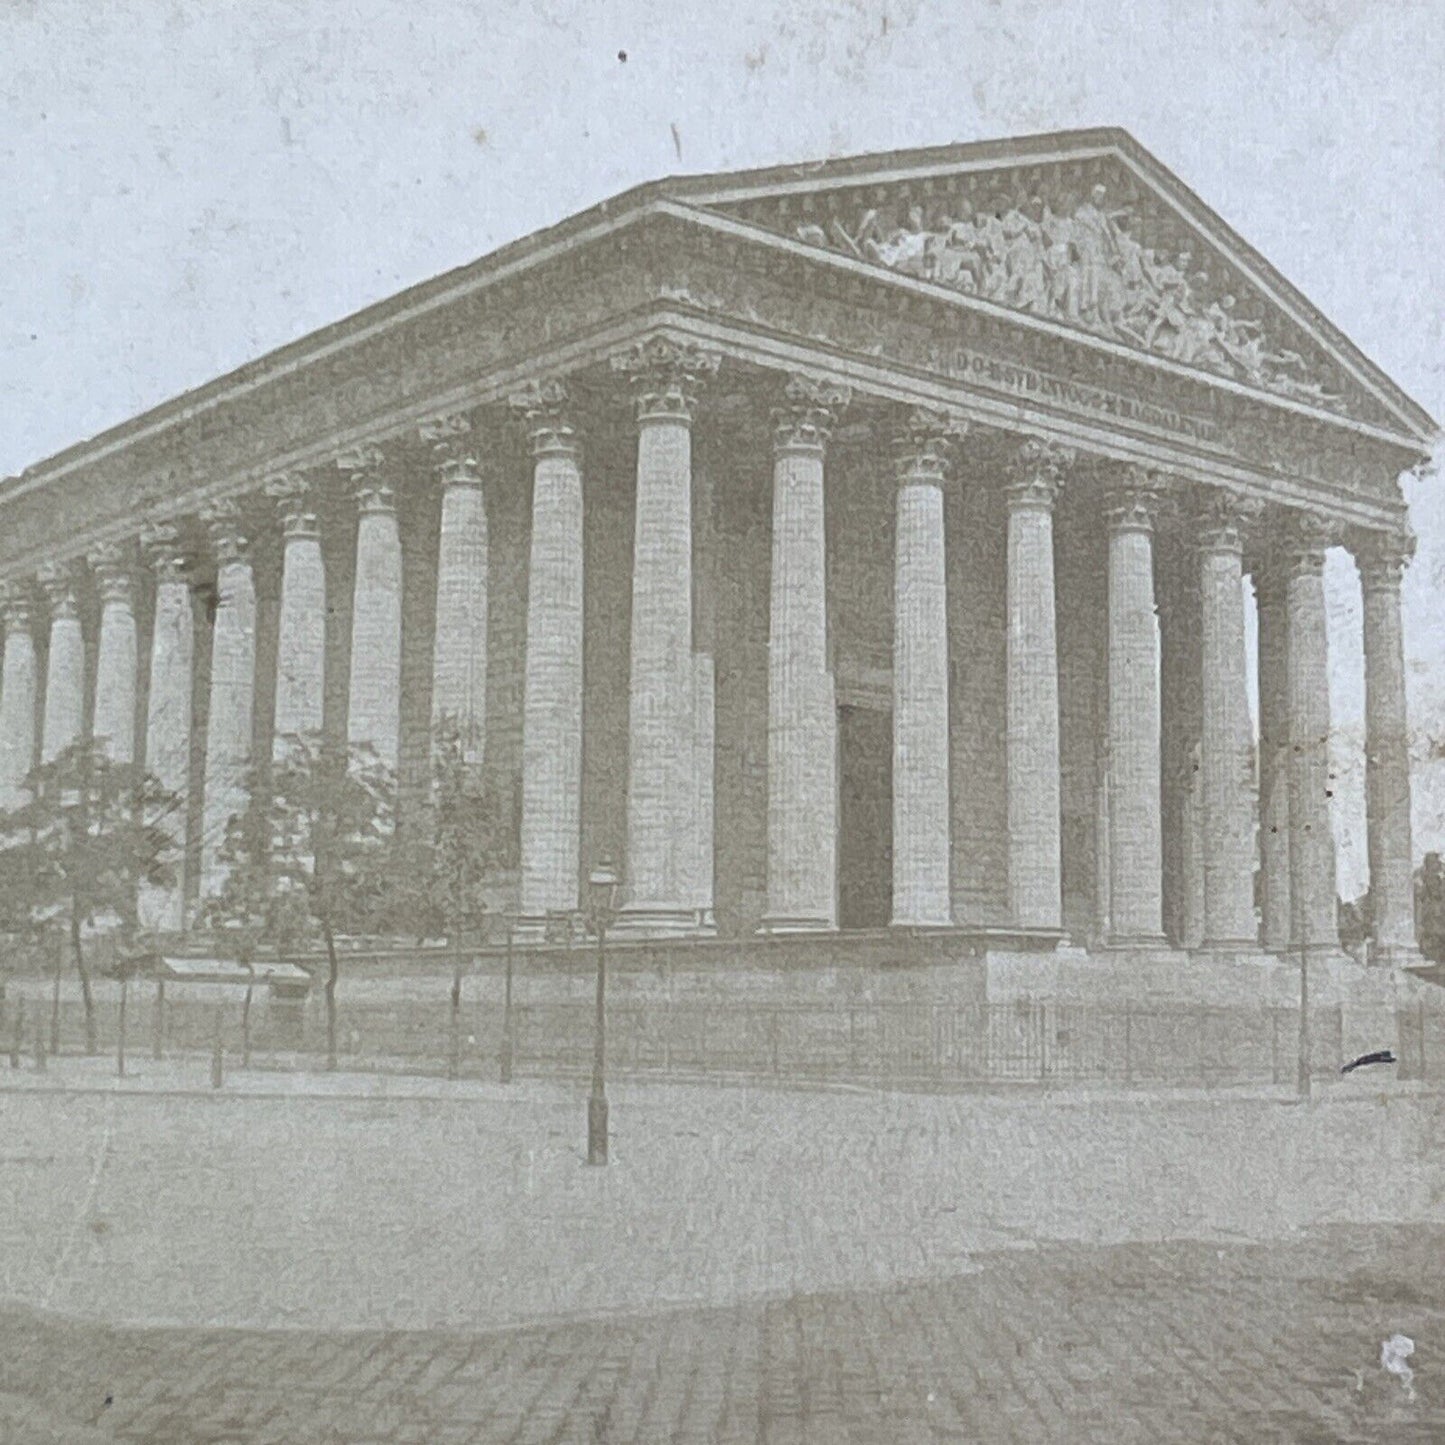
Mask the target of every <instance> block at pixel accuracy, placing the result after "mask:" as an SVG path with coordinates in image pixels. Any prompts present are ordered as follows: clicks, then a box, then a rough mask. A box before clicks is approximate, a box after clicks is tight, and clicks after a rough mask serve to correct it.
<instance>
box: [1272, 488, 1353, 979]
mask: <svg viewBox="0 0 1445 1445" xmlns="http://www.w3.org/2000/svg"><path fill="white" fill-rule="evenodd" d="M1328 543H1329V537H1328V534H1327V532H1326V530H1325V529H1324V527H1323V526H1322V525H1321V524H1320V523H1319V522H1318V521H1317V520H1316V519H1314V518H1312V517H1309V516H1308V515H1305V514H1300V515H1297V516H1296V517H1295V518H1294V520H1293V524H1292V525H1291V526H1290V528H1289V530H1288V533H1287V536H1286V542H1285V547H1286V562H1287V566H1288V568H1289V581H1288V593H1287V597H1288V608H1289V643H1288V647H1287V650H1286V651H1287V656H1286V688H1287V697H1288V706H1289V737H1290V766H1289V862H1290V870H1289V871H1290V938H1291V942H1292V943H1293V945H1294V947H1295V948H1297V949H1299V948H1303V949H1306V950H1309V951H1311V952H1320V953H1328V952H1335V951H1338V949H1339V946H1340V943H1339V928H1338V925H1337V923H1336V919H1335V890H1336V882H1335V842H1334V834H1333V833H1332V832H1331V828H1330V791H1331V790H1330V765H1329V742H1330V691H1329V634H1328V631H1327V629H1326V623H1325V584H1324V565H1325V548H1326V546H1327V545H1328Z"/></svg>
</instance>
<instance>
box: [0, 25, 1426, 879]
mask: <svg viewBox="0 0 1445 1445" xmlns="http://www.w3.org/2000/svg"><path fill="white" fill-rule="evenodd" d="M0 56H3V57H4V62H3V70H4V74H5V84H4V86H3V87H0V116H3V126H0V193H3V194H4V196H5V197H6V200H7V202H8V204H7V207H6V216H5V218H4V219H3V220H0V262H3V265H0V277H3V280H0V287H3V291H0V394H3V395H4V397H5V399H6V403H7V405H6V408H5V415H6V427H5V430H4V433H3V435H0V473H6V472H16V471H19V470H21V469H22V468H23V467H25V466H27V465H29V464H31V463H33V462H35V461H37V460H39V459H40V458H42V457H44V456H47V455H49V454H50V453H52V452H54V451H57V450H59V449H60V448H61V447H63V446H66V445H68V444H70V443H72V442H74V441H76V440H78V439H80V438H82V437H86V436H90V435H92V434H94V433H95V432H97V431H100V430H102V429H104V428H105V427H107V426H110V425H112V424H114V423H116V422H119V421H122V420H124V419H125V418H126V417H128V416H131V415H133V414H135V413H136V412H138V411H141V410H144V409H145V408H147V407H150V406H153V405H155V404H156V403H158V402H160V401H163V400H164V399H166V398H167V397H169V396H172V395H174V394H175V393H177V392H179V391H182V390H185V389H187V388H189V387H192V386H196V385H198V384H200V383H202V382H204V381H206V380H208V379H210V378H211V377H213V376H215V375H216V374H218V373H220V372H223V371H226V370H228V369H230V368H232V367H234V366H237V365H239V364H241V363H242V362H244V361H247V360H249V359H251V358H253V357H255V356H258V355H260V354H262V353H263V352H265V351H268V350H270V349H271V348H273V347H276V346H278V345H281V344H282V343H284V342H287V341H290V340H293V339H295V338H296V337H299V336H302V335H305V334H306V333H307V332H309V331H312V330H314V329H315V328H317V327H318V326H321V325H323V324H325V323H327V322H330V321H334V320H336V319H338V318H339V317H341V316H344V315H347V314H349V313H350V312H352V311H355V310H357V309H358V308H360V307H362V306H364V305H366V304H368V303H370V302H373V301H376V300H379V299H381V298H382V297H385V296H387V295H390V294H392V293H393V292H395V291H397V290H399V289H400V288H402V287H404V286H407V285H410V284H412V283H414V282H417V281H421V280H424V279H425V278H427V277H429V276H432V275H435V274H436V273H438V272H440V271H444V270H446V269H448V268H450V267H453V266H456V265H460V264H463V263H465V262H467V261H470V260H473V259H474V258H476V257H478V256H480V255H483V254H485V253H486V252H488V251H490V250H492V249H494V248H495V247H497V246H499V245H501V244H503V243H504V242H506V241H509V240H512V239H514V238H515V237H517V236H521V235H525V234H526V233H528V232H530V231H533V230H535V229H537V228H538V227H541V226H545V225H548V224H550V223H552V222H554V221H557V220H560V219H561V218H562V217H564V216H566V215H568V214H570V213H571V212H573V211H576V210H579V209H581V208H582V207H584V206H587V205H589V204H591V203H593V202H595V201H597V200H600V199H602V198H603V197H605V196H608V195H611V194H613V193H615V192H617V191H619V190H622V189H624V188H625V187H627V186H629V185H632V184H634V183H636V182H638V181H643V180H648V179H652V178H655V177H657V176H660V175H664V174H667V173H669V172H676V171H679V170H686V171H708V170H716V169H730V168H736V167H743V166H752V165H764V164H772V163H777V162H785V161H797V160H806V159H810V158H816V157H823V156H829V155H839V154H847V153H852V152H860V151H877V150H890V149H894V148H907V147H914V146H921V145H931V144H939V143H944V142H949V141H957V140H972V139H978V138H984V137H997V136H1007V135H1010V134H1020V133H1025V132H1034V131H1043V130H1054V129H1062V128H1070V127H1076V126H1085V125H1104V124H1109V125H1121V126H1124V127H1126V128H1127V129H1129V130H1130V131H1132V132H1133V134H1134V135H1135V136H1136V137H1137V138H1138V139H1139V140H1140V141H1141V142H1142V143H1143V144H1144V145H1145V146H1147V147H1148V148H1149V149H1150V150H1152V151H1153V152H1154V153H1155V154H1156V155H1157V156H1158V157H1159V158H1160V160H1162V161H1163V162H1164V164H1165V165H1167V166H1169V167H1170V168H1171V169H1173V170H1174V171H1175V172H1177V174H1178V175H1179V176H1180V177H1181V178H1182V179H1183V180H1184V181H1185V182H1186V183H1187V184H1188V185H1189V186H1190V187H1192V188H1193V189H1194V190H1195V191H1196V192H1197V193H1198V194H1199V195H1200V196H1201V197H1202V198H1203V199H1204V200H1205V202H1206V203H1207V204H1208V205H1210V206H1212V207H1213V208H1214V209H1215V210H1217V211H1218V212H1219V214H1220V215H1221V216H1223V217H1224V219H1225V220H1226V221H1228V222H1229V223H1230V224H1231V225H1233V226H1234V227H1235V228H1236V229H1237V230H1238V231H1240V232H1241V233H1242V234H1243V235H1244V236H1246V237H1247V238H1248V239H1249V240H1250V241H1251V242H1252V243H1253V244H1254V245H1255V246H1256V247H1258V249H1259V250H1260V251H1262V252H1263V253H1264V254H1265V255H1266V256H1267V257H1269V258H1270V260H1271V261H1273V262H1274V264H1275V265H1276V266H1277V267H1278V268H1279V269H1280V270H1281V271H1282V272H1283V273H1284V274H1285V275H1286V276H1288V277H1289V278H1290V279H1291V280H1292V281H1294V282H1295V284H1296V285H1298V286H1299V287H1300V288H1301V289H1302V290H1303V291H1304V293H1305V294H1306V295H1307V296H1309V297H1310V298H1311V299H1312V300H1313V301H1314V302H1315V303H1316V304H1317V305H1319V306H1320V307H1321V309H1322V310H1323V311H1324V312H1325V313H1326V314H1327V315H1329V316H1330V317H1331V318H1332V319H1333V320H1334V321H1335V322H1336V323H1337V324H1338V325H1340V326H1341V327H1342V329H1343V330H1344V331H1345V332H1346V333H1347V334H1348V335H1350V336H1351V337H1352V338H1353V339H1354V340H1355V341H1356V342H1358V343H1359V344H1360V346H1362V347H1363V349H1364V350H1365V351H1366V353H1367V354H1369V355H1370V356H1371V357H1373V358H1374V359H1375V360H1376V361H1377V362H1379V364H1380V365H1381V366H1383V367H1384V369H1385V370H1386V371H1387V372H1388V373H1390V375H1391V376H1393V377H1394V378H1395V379H1396V380H1397V381H1398V382H1399V383H1400V384H1401V385H1402V386H1403V387H1404V388H1405V390H1406V391H1408V392H1409V393H1410V394H1411V395H1412V396H1414V397H1415V398H1416V399H1417V400H1418V401H1420V402H1421V403H1422V404H1423V405H1424V406H1425V407H1426V408H1427V409H1428V410H1429V411H1430V412H1431V413H1432V414H1433V415H1435V416H1436V417H1437V418H1439V417H1442V416H1445V305H1442V298H1445V246H1442V245H1441V244H1440V241H1439V236H1438V230H1439V226H1440V220H1441V217H1442V216H1445V110H1442V106H1441V99H1440V96H1441V87H1440V79H1439V78H1440V75H1441V74H1442V71H1445V20H1442V18H1441V12H1440V10H1439V7H1438V5H1437V3H1436V0H1391V3H1389V4H1380V3H1378V0H1350V3H1343V0H1209V3H1203V4H1198V5H1190V6H1186V5H1183V4H1179V3H1175V0H1155V3H1136V4H1134V5H1120V4H1118V3H1117V0H954V3H946V0H940V3H926V0H883V3H876V0H874V3H868V0H772V3H761V0H733V3H730V4H728V5H722V6H711V5H705V4H702V3H700V0H695V3H693V4H691V5H688V6H685V7H684V6H681V5H678V4H676V3H642V0H636V3H625V0H617V3H613V4H609V5H597V4H595V3H588V0H572V3H568V0H527V3H520V0H471V3H462V0H414V3H412V4H410V5H408V6H405V7H403V6H397V5H393V4H386V3H381V0H350V3H348V4H347V5H346V6H344V7H342V6H334V5H330V4H327V3H325V0H248V3H247V4H245V5H212V4H206V3H203V0H184V3H183V0H174V3H167V0H43V3H42V0H9V3H8V4H7V5H6V6H5V7H4V9H3V11H0ZM624 56H625V59H624ZM1442 487H1445V480H1442V481H1440V482H1425V483H1420V484H1412V486H1411V487H1410V489H1409V496H1410V500H1411V502H1412V504H1413V507H1414V512H1415V525H1416V529H1417V531H1418V532H1419V533H1420V538H1421V548H1420V554H1419V556H1418V558H1417V560H1416V562H1415V565H1414V567H1413V568H1412V570H1411V574H1410V578H1409V582H1408V584H1407V594H1406V596H1407V612H1406V628H1407V650H1408V654H1409V662H1410V670H1411V677H1410V685H1411V705H1412V711H1413V716H1414V719H1415V723H1416V726H1417V729H1419V730H1421V731H1422V732H1428V733H1430V734H1433V735H1439V734H1440V733H1441V732H1445V625H1442V622H1445V615H1442V614H1445V604H1442V600H1441V599H1442V595H1445V503H1442V500H1441V498H1442V495H1445V493H1442ZM1328 583H1329V587H1330V595H1331V604H1332V605H1331V642H1332V645H1333V648H1334V663H1333V666H1332V673H1333V675H1332V679H1331V682H1332V695H1333V699H1334V705H1335V712H1336V719H1337V721H1338V722H1339V724H1340V725H1341V726H1340V758H1339V764H1340V770H1341V779H1340V782H1341V788H1340V797H1339V798H1338V800H1337V802H1338V809H1337V817H1336V825H1337V826H1336V831H1337V836H1338V837H1339V840H1340V845H1341V847H1340V872H1341V892H1342V893H1343V894H1344V895H1345V896H1346V897H1349V896H1352V895H1353V894H1355V893H1358V892H1359V891H1360V890H1361V889H1362V888H1363V886H1364V881H1365V878H1366V876H1367V873H1366V865H1365V858H1364V829H1363V768H1362V766H1361V764H1360V739H1359V728H1358V722H1359V717H1360V713H1361V709H1362V701H1361V693H1362V686H1361V680H1360V656H1359V641H1358V628H1359V606H1358V592H1357V587H1356V583H1355V579H1354V575H1353V568H1352V566H1351V565H1350V563H1349V561H1348V558H1346V557H1345V556H1344V555H1343V554H1338V555H1332V556H1331V559H1330V567H1329V572H1328ZM1435 771H1437V770H1434V769H1432V770H1431V774H1430V776H1429V777H1428V778H1427V777H1426V776H1424V775H1423V774H1422V775H1421V777H1420V779H1419V782H1418V783H1417V789H1416V792H1417V801H1416V833H1417V838H1416V843H1417V851H1420V850H1422V849H1423V848H1425V847H1427V846H1429V847H1437V848H1438V847H1442V846H1445V782H1442V781H1441V780H1440V779H1438V778H1437V777H1436V776H1435V775H1434V774H1435Z"/></svg>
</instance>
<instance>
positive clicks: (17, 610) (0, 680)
mask: <svg viewBox="0 0 1445 1445" xmlns="http://www.w3.org/2000/svg"><path fill="white" fill-rule="evenodd" d="M4 621H5V656H4V662H3V664H0V809H9V808H17V807H19V806H20V804H21V803H23V802H24V801H25V789H24V786H23V784H24V782H25V779H26V776H27V775H28V774H29V772H30V769H31V767H32V766H33V765H34V762H35V684H36V680H37V677H36V668H35V637H34V634H33V633H32V632H31V625H32V624H31V617H30V606H29V600H28V599H27V598H26V596H25V595H24V593H22V592H21V591H20V590H19V589H18V588H17V589H16V590H14V591H12V592H9V593H7V594H6V595H5V598H4Z"/></svg>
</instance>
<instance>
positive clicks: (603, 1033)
mask: <svg viewBox="0 0 1445 1445" xmlns="http://www.w3.org/2000/svg"><path fill="white" fill-rule="evenodd" d="M616 901H617V872H616V870H615V869H614V868H613V866H612V864H611V863H610V862H609V861H608V860H607V859H606V858H603V859H601V860H600V861H599V862H598V864H597V866H596V867H595V868H594V869H593V870H592V872H591V873H590V874H589V875H588V878H587V911H588V915H589V920H588V921H589V922H590V924H591V927H592V931H593V932H594V933H595V934H596V935H597V1017H596V1023H595V1026H594V1032H593V1040H592V1092H591V1094H590V1095H589V1096H588V1099H587V1162H588V1163H589V1164H606V1163H607V925H608V924H609V923H610V922H611V921H612V913H613V909H614V907H615V905H616Z"/></svg>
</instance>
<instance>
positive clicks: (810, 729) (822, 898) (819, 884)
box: [763, 377, 848, 933]
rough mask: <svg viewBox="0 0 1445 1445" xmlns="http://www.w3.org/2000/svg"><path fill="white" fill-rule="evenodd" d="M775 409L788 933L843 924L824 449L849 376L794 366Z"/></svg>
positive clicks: (774, 626)
mask: <svg viewBox="0 0 1445 1445" xmlns="http://www.w3.org/2000/svg"><path fill="white" fill-rule="evenodd" d="M785 395H786V405H784V406H782V407H779V408H777V409H775V410H774V412H773V421H774V425H775V432H774V439H773V571H772V591H771V597H772V611H771V617H770V620H769V628H768V911H767V914H766V915H765V917H764V919H763V928H764V929H766V930H768V931H769V932H775V933H786V932H797V931H810V930H819V929H831V928H834V927H836V924H837V900H836V892H837V866H836V857H837V847H838V788H837V776H836V774H837V753H838V719H837V711H836V707H835V703H834V699H833V679H832V676H831V674H830V673H829V671H828V589H827V540H826V536H825V533H824V516H823V457H824V452H825V450H826V448H827V441H828V436H829V434H830V432H831V431H832V427H833V419H834V416H835V414H836V413H837V411H838V410H839V409H840V408H842V407H843V406H845V405H846V404H847V402H848V391H847V389H846V388H845V387H841V386H837V385H834V384H833V383H831V382H820V381H813V380H810V379H808V378H805V377H794V378H792V379H791V380H790V381H789V382H788V385H787V389H786V393H785Z"/></svg>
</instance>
